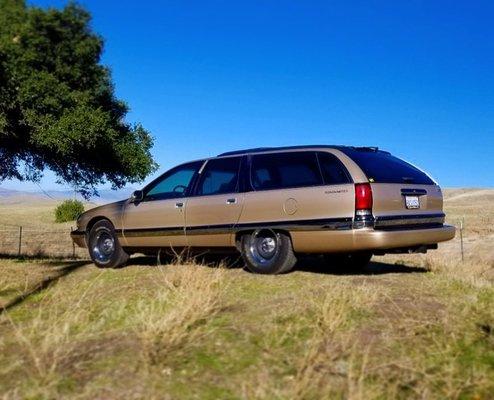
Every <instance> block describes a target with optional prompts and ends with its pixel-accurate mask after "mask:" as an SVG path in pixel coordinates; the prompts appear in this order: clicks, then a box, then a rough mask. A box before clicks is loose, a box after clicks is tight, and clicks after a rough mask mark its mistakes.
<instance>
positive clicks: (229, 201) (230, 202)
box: [226, 198, 237, 204]
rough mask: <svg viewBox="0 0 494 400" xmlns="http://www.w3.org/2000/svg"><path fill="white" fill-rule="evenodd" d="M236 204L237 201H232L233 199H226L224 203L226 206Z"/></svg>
mask: <svg viewBox="0 0 494 400" xmlns="http://www.w3.org/2000/svg"><path fill="white" fill-rule="evenodd" d="M236 202H237V199H234V198H233V199H228V200H227V201H226V204H235V203H236Z"/></svg>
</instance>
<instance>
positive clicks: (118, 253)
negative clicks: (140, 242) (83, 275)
mask: <svg viewBox="0 0 494 400" xmlns="http://www.w3.org/2000/svg"><path fill="white" fill-rule="evenodd" d="M88 244H89V246H88V247H89V255H90V256H91V260H93V262H94V263H95V264H96V266H97V267H99V268H117V267H121V266H123V265H125V263H126V262H127V260H128V259H129V255H128V254H127V253H126V252H125V251H124V250H123V249H122V246H120V243H119V241H118V238H117V236H116V235H115V228H114V227H113V225H112V223H111V222H110V221H108V220H101V221H98V222H96V223H95V224H94V226H93V227H92V228H91V231H90V233H89V240H88Z"/></svg>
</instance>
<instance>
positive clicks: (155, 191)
mask: <svg viewBox="0 0 494 400" xmlns="http://www.w3.org/2000/svg"><path fill="white" fill-rule="evenodd" d="M202 164H203V161H195V162H192V163H188V164H184V165H180V166H178V167H176V168H173V169H172V170H170V171H168V172H166V173H165V174H164V175H163V176H162V177H160V178H158V179H157V180H156V181H155V182H152V183H151V184H150V185H149V187H147V188H146V189H145V195H144V200H165V199H175V198H179V197H183V196H185V194H186V193H187V189H188V188H189V186H190V183H191V182H192V178H193V177H194V175H195V174H196V172H197V171H198V170H199V168H200V167H201V165H202Z"/></svg>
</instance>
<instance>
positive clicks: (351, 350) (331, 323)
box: [287, 284, 377, 399]
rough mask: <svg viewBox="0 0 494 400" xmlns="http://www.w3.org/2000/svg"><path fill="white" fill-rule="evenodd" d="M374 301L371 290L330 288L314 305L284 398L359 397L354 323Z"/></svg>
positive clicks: (343, 286) (361, 365) (360, 366)
mask: <svg viewBox="0 0 494 400" xmlns="http://www.w3.org/2000/svg"><path fill="white" fill-rule="evenodd" d="M376 300H377V293H376V292H375V291H374V290H373V289H372V287H369V286H366V285H361V286H358V287H355V286H352V285H348V284H338V285H333V286H332V287H331V288H330V289H329V290H328V293H327V294H326V296H324V297H323V298H322V301H319V302H316V303H315V305H314V310H315V313H316V314H315V317H316V318H315V326H314V328H315V329H314V331H313V335H312V337H311V338H310V339H309V341H308V342H307V344H306V350H305V352H304V355H303V357H301V358H300V359H299V360H298V362H297V364H296V373H295V376H294V379H293V383H292V385H290V386H289V392H288V394H287V397H288V398H294V399H306V398H331V397H333V396H335V395H341V394H344V396H345V397H346V398H348V399H364V398H367V399H368V398H370V397H369V393H366V394H365V396H366V397H363V394H364V390H363V377H364V374H365V363H358V362H357V358H358V357H356V353H357V352H358V351H360V348H358V344H359V343H358V334H357V329H356V328H357V326H358V324H356V320H357V321H358V319H359V315H360V314H366V313H369V312H371V310H372V308H373V306H374V305H375V303H376Z"/></svg>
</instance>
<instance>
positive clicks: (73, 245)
mask: <svg viewBox="0 0 494 400" xmlns="http://www.w3.org/2000/svg"><path fill="white" fill-rule="evenodd" d="M73 230H74V228H72V227H70V232H71V233H72V231H73ZM71 238H72V236H71ZM72 259H73V260H75V242H74V241H73V240H72Z"/></svg>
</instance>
